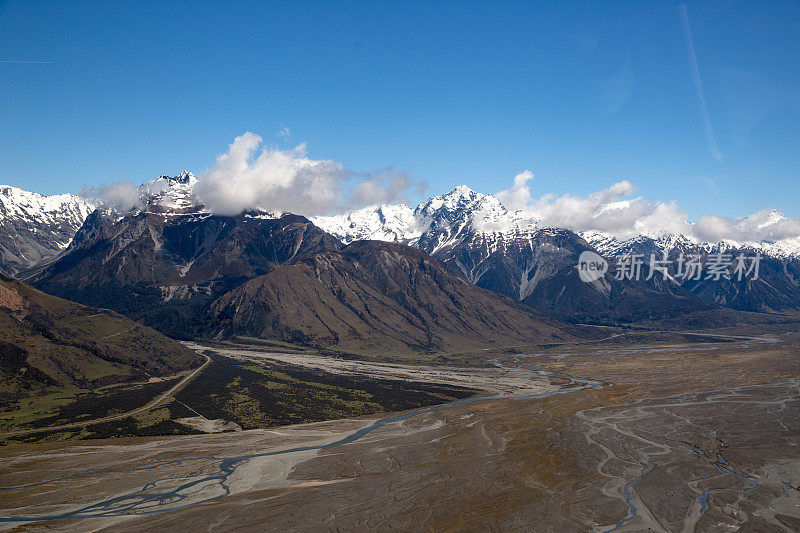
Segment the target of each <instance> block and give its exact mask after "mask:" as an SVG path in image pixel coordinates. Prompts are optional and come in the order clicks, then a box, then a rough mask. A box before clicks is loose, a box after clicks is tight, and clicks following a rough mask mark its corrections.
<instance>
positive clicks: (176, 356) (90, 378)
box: [0, 275, 201, 399]
mask: <svg viewBox="0 0 800 533" xmlns="http://www.w3.org/2000/svg"><path fill="white" fill-rule="evenodd" d="M200 361H201V358H200V357H199V356H198V355H197V354H196V353H194V352H193V351H191V350H189V349H187V348H185V347H184V346H183V345H181V344H180V343H178V342H175V341H173V340H171V339H168V338H167V337H165V336H163V335H161V334H159V333H157V332H155V331H153V330H152V329H150V328H148V327H145V326H142V325H140V324H137V323H135V322H133V321H131V320H129V319H127V318H125V317H123V316H121V315H119V314H117V313H114V312H113V311H108V310H100V309H94V308H91V307H86V306H83V305H79V304H76V303H73V302H69V301H66V300H62V299H61V298H56V297H54V296H50V295H47V294H44V293H42V292H40V291H38V290H36V289H34V288H32V287H29V286H27V285H25V284H23V283H21V282H19V281H16V280H13V279H11V278H7V277H5V276H2V275H0V391H2V394H3V398H4V399H10V398H13V397H17V396H20V395H25V394H28V393H33V392H36V390H39V389H41V388H43V387H47V386H51V385H62V386H64V385H75V386H78V387H84V388H93V387H97V386H101V385H104V384H109V383H115V382H118V381H128V380H134V379H136V380H147V379H149V377H151V376H157V375H164V374H170V373H174V372H176V371H179V370H185V369H188V368H191V367H192V366H196V365H197V364H198V363H199V362H200Z"/></svg>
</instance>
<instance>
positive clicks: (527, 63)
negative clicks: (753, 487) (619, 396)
mask: <svg viewBox="0 0 800 533" xmlns="http://www.w3.org/2000/svg"><path fill="white" fill-rule="evenodd" d="M548 4H551V3H541V4H539V3H534V2H519V3H497V2H492V3H489V2H485V3H478V2H459V3H455V2H452V3H451V2H420V3H406V2H394V3H388V2H387V3H383V2H382V3H377V2H376V3H360V2H352V3H347V2H342V3H339V2H336V3H335V2H325V3H322V2H320V3H316V2H313V3H306V2H285V3H262V2H252V3H251V2H224V3H223V2H219V3H200V2H187V3H180V2H163V3H162V2H152V3H151V2H143V1H137V2H131V3H125V2H114V3H100V2H98V3H87V2H63V3H59V2H40V3H34V2H14V1H11V2H4V3H0V61H2V62H0V182H2V183H8V184H11V185H16V186H19V187H23V188H27V189H32V190H36V191H38V192H42V193H48V194H49V193H55V192H65V191H69V192H77V191H79V190H80V189H81V186H82V185H84V184H89V185H97V184H100V183H103V182H110V181H115V180H123V179H128V180H133V181H137V182H138V181H144V180H146V179H151V178H153V177H155V176H157V175H159V174H161V173H168V174H175V173H177V172H179V171H180V170H182V169H184V168H188V169H191V170H193V171H195V172H201V171H202V170H203V169H206V168H208V167H210V166H212V165H213V164H214V160H215V157H216V155H218V154H219V153H222V152H224V151H225V150H227V147H228V145H229V143H231V142H232V141H233V139H234V137H236V136H237V135H240V134H242V133H243V132H245V131H252V132H256V133H258V134H260V135H261V136H262V137H263V138H264V141H265V142H266V143H267V144H270V145H275V146H278V147H282V148H291V147H293V146H294V145H296V144H298V143H301V142H305V143H307V148H308V154H309V156H310V157H313V158H316V159H333V160H336V161H339V162H341V163H342V164H343V165H345V166H346V167H348V168H350V169H354V170H357V171H372V170H375V169H378V168H382V167H387V166H393V167H394V168H395V169H396V170H401V171H406V172H409V173H410V174H411V175H412V176H413V177H414V178H416V179H418V180H422V181H425V182H426V183H427V185H428V193H435V194H438V193H441V192H444V191H445V190H448V189H449V188H451V187H453V186H455V185H458V184H462V183H464V184H467V185H469V186H471V187H472V188H474V189H476V190H479V191H482V192H495V191H498V190H501V189H506V188H508V187H510V186H511V182H512V180H513V177H514V175H515V174H517V173H518V172H520V171H522V170H524V169H530V170H532V171H533V172H534V174H535V176H536V177H535V179H534V181H533V182H531V184H530V185H531V188H532V190H533V194H534V195H535V196H538V195H541V194H545V193H555V194H564V193H573V194H581V195H585V194H587V193H589V192H591V191H595V190H598V189H602V188H605V187H608V186H609V185H611V184H612V183H613V182H615V181H619V180H621V179H627V180H630V181H631V182H633V183H634V184H636V185H637V186H638V193H639V194H643V195H645V196H647V197H651V198H656V199H658V200H663V201H668V200H677V202H678V204H680V206H681V207H683V208H684V209H686V210H687V211H688V213H689V214H690V216H692V217H698V216H700V215H702V214H705V213H715V214H718V215H724V216H742V215H746V214H748V213H751V212H753V211H757V210H760V209H763V208H766V207H774V208H779V209H781V210H783V211H784V212H785V213H786V214H787V215H790V216H798V215H800V206H798V203H797V198H798V195H799V194H800V165H798V158H799V156H798V154H800V59H799V58H800V32H797V27H799V26H800V3H797V2H786V3H782V2H769V3H754V2H713V1H709V2H691V3H687V4H685V5H684V8H683V9H685V14H686V22H688V28H689V29H690V31H691V42H692V43H693V47H690V46H688V43H689V42H690V41H689V39H687V32H686V29H687V26H686V24H684V21H683V20H682V14H681V11H682V8H681V4H680V3H673V2H665V1H659V2H614V3H604V2H591V3H583V2H582V3H571V2H564V3H552V4H557V5H548ZM690 48H693V51H694V53H693V54H691V53H690V51H689V49H690ZM692 56H693V57H694V61H695V64H696V70H695V69H694V67H693V64H692ZM13 61H44V62H49V63H19V62H13ZM695 73H696V74H697V75H695ZM701 93H702V95H703V97H702V98H701V97H700V95H701ZM706 117H707V119H706ZM284 126H285V127H288V128H289V130H290V131H291V136H290V137H288V138H284V137H282V136H279V135H278V134H277V132H278V131H279V130H281V129H282V127H284ZM412 199H413V200H417V199H419V197H415V198H412Z"/></svg>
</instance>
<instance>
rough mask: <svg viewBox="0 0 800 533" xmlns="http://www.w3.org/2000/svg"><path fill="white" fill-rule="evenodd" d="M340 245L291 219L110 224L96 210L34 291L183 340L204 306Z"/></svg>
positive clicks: (190, 218)
mask: <svg viewBox="0 0 800 533" xmlns="http://www.w3.org/2000/svg"><path fill="white" fill-rule="evenodd" d="M341 246H342V244H341V243H340V242H339V241H337V240H336V239H335V238H333V237H331V236H330V235H328V234H326V233H325V232H323V231H321V230H319V229H318V228H316V227H315V226H314V225H313V224H311V223H310V222H309V221H308V220H307V219H305V218H303V217H300V216H295V215H284V216H283V217H280V218H269V217H267V216H266V215H259V214H242V215H239V216H236V217H221V216H214V215H209V214H174V213H152V212H136V213H132V214H129V215H128V216H125V217H124V218H122V219H120V220H117V219H116V218H109V217H105V216H103V215H102V213H100V212H99V211H98V212H96V213H94V214H93V215H91V216H90V217H89V218H88V219H87V221H86V224H84V226H83V227H82V228H81V229H80V230H79V231H78V233H77V235H76V237H75V240H74V241H73V243H72V245H71V246H70V248H69V249H68V250H67V251H66V253H65V254H64V255H63V256H62V257H61V258H59V259H58V260H57V261H56V262H55V263H53V264H52V265H51V266H50V267H48V268H47V269H46V270H45V271H44V272H43V273H41V274H40V275H39V276H38V277H37V278H36V280H35V284H36V286H37V287H39V288H41V289H42V290H45V291H47V292H49V293H51V294H55V295H58V296H62V297H65V298H70V299H73V300H75V301H79V302H83V303H91V304H93V305H99V306H103V307H108V308H110V309H114V310H117V311H119V312H122V313H124V314H126V315H128V316H130V317H133V318H136V319H141V320H142V321H143V322H144V323H146V324H150V325H152V326H153V327H156V328H157V329H159V330H160V331H164V332H167V333H169V334H171V335H175V336H178V337H181V338H186V337H189V336H190V335H191V333H192V331H193V328H194V327H195V325H196V322H197V318H198V317H199V316H200V315H201V314H202V309H204V307H205V305H207V304H208V303H209V302H210V301H211V300H213V299H214V298H215V297H217V296H219V295H220V294H222V293H224V292H225V291H226V290H229V289H231V288H233V287H236V286H238V285H240V284H241V283H243V282H244V281H246V280H248V279H251V278H254V277H256V276H259V275H262V274H265V273H267V272H270V271H271V270H272V269H274V268H275V267H277V266H279V265H282V264H285V263H289V262H291V261H295V260H297V259H300V258H302V257H306V256H308V255H310V254H312V253H315V252H319V251H325V250H336V249H338V248H340V247H341Z"/></svg>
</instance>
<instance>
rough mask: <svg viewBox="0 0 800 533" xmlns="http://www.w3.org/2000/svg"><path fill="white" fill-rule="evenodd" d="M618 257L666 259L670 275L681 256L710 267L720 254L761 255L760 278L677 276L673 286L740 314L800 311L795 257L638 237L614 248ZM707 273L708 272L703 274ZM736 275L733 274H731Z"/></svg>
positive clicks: (799, 281)
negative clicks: (687, 277) (635, 255)
mask: <svg viewBox="0 0 800 533" xmlns="http://www.w3.org/2000/svg"><path fill="white" fill-rule="evenodd" d="M613 253H614V254H615V255H617V256H619V255H622V254H625V253H628V254H639V255H641V256H642V257H643V258H644V261H645V262H648V261H649V260H650V256H651V254H652V255H654V256H655V257H656V258H657V259H661V258H663V257H664V254H665V253H666V257H667V260H668V261H670V262H671V263H670V272H674V271H675V270H676V268H677V266H676V265H677V264H678V262H679V259H680V256H681V255H683V258H684V260H686V258H688V257H689V256H693V255H694V256H699V257H700V262H701V263H702V264H703V265H708V264H709V263H711V262H712V261H713V259H714V256H715V255H717V254H724V255H726V256H727V257H728V259H730V260H733V261H734V262H735V258H736V257H738V256H740V255H742V256H744V257H745V258H746V259H747V260H748V263H747V266H748V267H749V266H750V265H751V263H750V262H749V260H751V259H752V258H754V257H755V256H756V255H757V254H760V261H759V267H758V277H757V278H755V277H754V276H753V275H752V274H751V275H747V276H744V275H743V276H742V279H739V276H737V275H732V276H731V277H730V279H726V278H725V277H720V279H705V277H706V276H705V275H703V276H701V278H703V279H699V280H695V279H684V278H682V277H677V278H676V279H675V281H674V283H672V284H673V285H679V286H680V287H681V288H682V289H684V290H686V291H688V292H690V293H692V294H694V295H696V296H697V297H699V298H700V299H701V300H703V301H705V302H707V303H708V304H711V305H715V306H720V307H726V308H729V309H735V310H738V311H752V312H774V311H786V310H794V309H800V259H798V258H797V257H795V256H790V255H784V256H778V255H766V254H764V252H763V251H762V250H757V249H754V248H749V247H746V246H742V247H735V246H727V245H723V244H717V245H714V246H708V245H705V246H703V245H697V244H693V243H691V242H689V241H687V240H685V239H676V240H674V241H657V240H654V239H652V238H649V237H638V238H636V239H632V240H630V241H627V242H625V243H622V244H620V245H617V246H615V247H614V249H613ZM704 273H705V272H704ZM731 274H733V272H731Z"/></svg>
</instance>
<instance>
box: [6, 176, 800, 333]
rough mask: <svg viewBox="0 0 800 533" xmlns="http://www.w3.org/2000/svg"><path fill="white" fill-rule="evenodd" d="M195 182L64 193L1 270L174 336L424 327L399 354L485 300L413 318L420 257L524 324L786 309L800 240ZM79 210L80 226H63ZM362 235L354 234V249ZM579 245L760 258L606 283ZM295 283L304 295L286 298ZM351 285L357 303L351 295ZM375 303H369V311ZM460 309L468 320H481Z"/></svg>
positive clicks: (450, 198) (491, 203)
mask: <svg viewBox="0 0 800 533" xmlns="http://www.w3.org/2000/svg"><path fill="white" fill-rule="evenodd" d="M196 184H197V178H196V177H195V176H194V175H192V174H191V173H189V172H183V173H181V174H180V175H178V176H175V177H167V176H160V177H159V178H157V179H156V180H153V181H150V182H147V183H145V184H143V185H142V186H141V187H140V188H139V191H138V195H139V201H138V203H137V205H136V206H135V207H134V208H132V209H130V210H127V211H123V210H120V209H119V208H117V209H110V208H107V207H103V208H100V209H96V210H94V211H92V212H91V213H89V211H90V209H91V207H93V205H95V204H94V203H93V202H92V201H88V200H83V199H80V198H77V197H73V201H74V203H73V204H65V206H64V208H63V210H62V215H63V216H62V217H60V218H59V217H55V216H52V217H51V218H52V220H54V221H57V220H62V219H63V218H65V217H66V216H67V214H68V213H72V214H73V216H74V222H73V224H72V227H75V229H74V230H73V231H72V234H71V235H70V234H69V231H66V230H64V229H63V225H59V223H57V222H53V223H52V224H51V225H48V224H42V225H40V226H39V227H38V228H37V229H36V231H30V232H29V234H30V235H36V238H38V239H39V240H40V241H41V240H42V239H44V237H43V236H49V237H48V239H44V240H48V242H59V243H61V244H60V246H61V248H60V249H59V250H55V251H54V252H52V253H51V254H50V255H49V256H48V257H47V258H46V259H42V258H39V259H37V258H35V257H31V258H29V259H31V260H29V261H27V262H26V261H25V258H22V259H20V255H19V254H17V255H15V256H14V257H13V258H12V259H13V260H6V258H5V256H3V258H2V262H0V268H3V269H4V270H5V271H7V272H16V273H18V274H21V275H23V276H24V275H26V273H28V275H29V276H30V277H29V278H27V279H28V280H29V281H31V282H33V284H34V285H35V286H37V287H38V288H40V289H42V290H44V291H46V292H49V293H52V294H55V295H58V296H61V297H65V298H69V299H73V300H75V301H78V302H83V303H89V304H92V305H100V306H103V307H108V308H111V309H115V310H117V311H119V312H121V313H124V314H125V315H127V316H129V317H131V318H134V319H137V320H142V321H143V322H144V323H145V324H148V325H151V326H153V327H155V328H157V329H159V330H160V331H162V332H165V333H168V334H169V335H172V336H175V337H178V338H192V337H194V336H196V335H202V336H217V337H219V336H226V335H247V336H262V337H276V338H281V339H284V340H290V339H294V340H295V341H302V342H304V343H307V344H314V345H322V344H325V343H330V344H333V345H339V346H341V347H343V349H344V348H348V349H349V348H358V347H363V346H366V345H368V344H370V343H375V344H376V345H381V346H385V347H391V346H395V345H396V343H397V342H398V340H397V339H396V338H394V337H393V335H395V334H394V333H392V328H395V330H402V329H406V330H408V331H417V332H419V333H420V334H421V332H423V331H427V333H426V334H425V335H423V336H418V335H417V334H416V333H415V334H410V335H409V336H408V338H404V339H403V340H402V341H400V344H402V345H403V346H406V347H410V348H413V349H426V348H425V346H427V347H428V348H431V349H432V348H435V347H437V346H439V347H443V346H448V347H450V348H453V347H455V346H456V344H457V343H453V342H452V341H453V339H454V338H456V336H457V333H458V332H461V333H463V331H467V330H469V328H470V327H473V326H474V324H473V326H469V325H467V324H461V325H460V327H461V328H465V329H458V328H450V327H449V326H448V327H443V326H442V325H443V324H447V323H449V321H451V320H452V319H453V316H454V314H453V312H452V309H449V308H448V307H447V305H443V304H442V302H445V301H446V300H450V301H451V302H453V305H455V306H456V309H462V307H459V306H464V305H467V304H468V303H469V301H470V300H475V299H477V301H480V300H486V298H489V297H488V296H487V294H489V293H487V292H485V291H484V292H480V293H474V294H472V293H468V292H465V291H466V289H464V288H463V287H460V288H459V289H458V290H457V291H456V293H457V294H455V295H454V293H451V292H447V291H444V292H439V293H436V296H433V295H431V298H432V299H433V300H438V301H439V303H440V304H442V305H438V306H433V307H436V308H437V312H436V313H432V314H429V316H427V317H424V318H423V317H422V315H420V309H422V308H423V307H424V306H425V305H428V307H429V308H430V306H431V305H433V304H431V302H428V303H427V304H424V305H423V300H424V298H425V296H424V294H425V291H422V290H420V289H419V287H422V286H425V287H427V290H432V287H434V286H435V284H431V283H430V279H431V278H430V276H429V275H428V274H430V272H431V270H430V269H429V270H428V274H424V271H425V269H423V268H421V265H423V264H425V265H434V264H435V265H437V267H436V269H434V270H436V272H437V274H436V276H433V277H434V278H436V279H443V276H445V272H446V273H447V274H446V275H447V276H456V277H458V278H460V279H461V280H464V281H466V282H468V283H469V284H470V285H472V286H475V287H477V288H478V289H485V290H487V291H491V292H492V293H495V294H499V295H500V296H501V297H502V298H494V299H492V302H493V303H492V305H494V306H496V308H495V311H494V312H499V311H497V310H498V309H500V308H501V307H502V308H503V309H504V311H503V313H508V312H510V311H508V309H515V310H519V309H525V310H526V311H524V312H525V313H528V316H529V317H533V318H532V319H533V320H535V321H536V322H537V324H539V325H541V323H542V320H543V316H542V314H546V315H550V316H554V317H556V318H558V319H561V320H566V321H570V322H591V323H603V324H607V323H620V322H636V321H641V320H651V319H654V320H657V319H663V318H674V317H679V316H683V315H686V314H687V313H692V312H704V311H709V310H713V309H717V308H730V309H734V310H741V311H757V312H773V311H785V310H794V309H798V308H800V246H797V247H795V246H794V244H793V242H792V241H782V242H759V243H737V242H719V243H703V242H697V241H696V240H695V239H692V238H690V237H688V236H684V235H666V236H649V235H640V236H637V237H634V238H631V239H619V238H616V237H614V236H613V235H610V234H606V233H601V232H597V231H582V232H581V231H572V230H569V229H565V228H552V227H546V226H543V225H542V224H541V221H539V220H536V219H535V218H532V217H530V216H529V215H527V214H525V213H524V212H523V211H514V210H509V209H507V208H506V207H505V206H504V205H503V204H502V202H500V200H499V199H498V198H497V197H495V196H492V195H486V194H481V193H477V192H475V191H472V190H471V189H469V188H468V187H466V186H459V187H456V188H455V189H453V190H452V191H450V192H448V193H447V194H444V195H441V196H437V197H433V198H430V199H428V200H426V201H425V202H423V203H421V204H420V205H418V206H417V207H416V208H411V207H409V206H406V205H402V204H400V205H379V206H372V207H367V208H364V209H360V210H356V211H352V212H349V213H344V214H341V215H336V216H327V217H312V218H310V219H307V218H305V217H302V216H298V215H292V214H280V213H270V212H262V211H258V212H244V213H241V214H240V215H238V216H220V215H216V214H213V213H211V212H210V211H208V210H207V209H205V208H204V207H203V206H202V205H201V204H200V203H199V201H198V199H197V196H196V195H195V192H194V191H195V186H196ZM28 194H32V193H28ZM17 196H18V197H22V196H21V195H19V194H18V195H17ZM19 212H21V210H19V209H17V210H15V209H14V207H13V206H11V207H9V208H6V211H5V213H6V214H4V218H3V219H2V220H3V222H4V223H7V224H12V225H14V226H20V225H22V222H20V221H18V220H17V218H19V220H26V219H25V218H24V217H17V215H15V213H19ZM773 216H776V217H778V216H782V215H780V214H779V213H774V215H773ZM80 218H83V220H82V225H80V227H76V226H77V225H78V224H77V221H78V220H79V219H80ZM28 219H30V216H29V217H28ZM48 220H50V219H48ZM59 232H61V233H59ZM59 235H61V236H60V237H58V236H59ZM64 235H66V236H64ZM57 238H60V240H57ZM24 240H25V239H21V240H20V242H22V241H24ZM365 240H367V241H370V242H369V244H368V245H367V244H364V245H358V246H355V247H354V245H356V244H358V241H365ZM25 242H27V241H25ZM24 246H33V244H24ZM398 246H400V247H399V248H398ZM406 247H408V248H409V249H408V250H406V249H405V248H406ZM51 248H54V247H53V246H51ZM795 248H797V249H795ZM411 249H416V250H419V251H420V252H422V256H419V257H425V258H427V259H426V261H428V262H427V263H426V262H425V261H422V260H421V259H419V257H417V256H415V255H414V253H415V252H413V251H411ZM587 251H588V252H595V253H597V254H599V255H601V256H603V257H605V258H606V259H607V260H608V261H609V263H610V265H611V266H612V267H614V266H615V265H616V262H618V261H619V257H620V256H621V255H623V254H626V253H634V254H640V255H641V256H642V257H643V258H644V261H645V263H646V262H647V260H648V259H649V257H650V256H651V254H652V255H653V256H654V257H658V258H665V257H666V258H667V259H668V260H669V261H672V262H673V263H675V262H677V261H678V260H679V258H680V255H681V254H684V255H689V254H697V255H698V256H701V257H702V258H703V260H704V261H706V260H708V259H709V256H710V255H712V254H717V253H726V254H729V255H731V256H735V255H737V254H744V253H746V254H749V255H755V254H760V256H761V261H760V271H759V277H758V279H749V278H748V279H742V280H738V279H735V278H734V279H724V278H723V279H719V280H706V279H700V280H686V279H679V278H678V277H675V276H667V277H666V278H665V277H662V276H661V274H660V273H658V274H656V275H654V276H648V274H649V270H648V266H647V264H645V265H644V266H643V276H642V279H624V278H623V279H618V277H617V276H614V275H613V274H612V270H611V269H610V270H609V272H607V273H606V274H605V275H603V276H601V277H600V278H599V279H596V280H594V281H592V282H589V283H586V282H584V281H582V280H581V279H580V277H579V273H578V269H577V264H578V258H579V257H580V255H581V253H583V252H587ZM357 252H358V253H357ZM370 254H373V255H375V256H376V257H392V258H395V259H396V261H397V264H396V265H394V266H391V265H390V264H389V263H387V264H386V265H378V264H377V263H375V261H374V260H372V259H371V258H370V257H369V255H370ZM400 258H402V260H401V259H400ZM411 258H415V259H413V260H412V259H411ZM433 260H435V261H433ZM397 265H403V268H405V269H407V272H408V274H409V276H410V278H409V279H411V280H413V283H410V284H409V285H407V286H405V288H404V289H403V290H402V291H401V292H400V293H387V292H386V291H387V287H388V286H389V285H388V284H387V280H389V279H390V278H391V276H390V275H389V274H388V272H394V274H392V276H396V275H398V274H397V273H398V272H399V270H398V269H399V268H400V267H398V266H397ZM378 267H380V268H378ZM345 273H347V274H345ZM359 276H360V278H359ZM647 277H651V278H652V279H646V278H647ZM354 280H358V281H357V282H355V281H354ZM448 283H450V282H448ZM281 284H284V285H285V287H282V285H281ZM448 286H449V287H456V285H454V284H452V283H450V284H449V285H448ZM281 287H282V288H281ZM301 293H303V294H308V295H310V296H309V298H307V299H299V296H298V295H299V294H301ZM311 295H313V296H311ZM348 295H349V296H348ZM353 295H358V298H359V299H360V300H361V303H360V304H359V305H358V306H354V304H353V302H354V300H352V298H354V297H355V296H353ZM490 299H491V298H490ZM312 300H313V302H314V303H313V305H311V304H310V303H309V302H310V301H312ZM317 300H318V301H317ZM334 300H335V302H338V303H335V302H334ZM287 301H289V302H293V303H292V304H291V305H289V304H287ZM323 302H324V303H323ZM366 302H370V303H369V304H367V303H366ZM514 302H517V303H514ZM512 303H513V304H514V305H511V307H508V306H509V305H510V304H512ZM334 304H335V305H334ZM519 304H521V305H522V308H520V307H519ZM287 305H288V307H287ZM292 305H293V306H295V307H291V306H292ZM359 306H363V308H362V309H361V311H359V310H358V309H359ZM375 306H378V307H380V308H381V309H382V310H383V311H382V312H381V313H378V315H375V316H370V311H371V310H373V309H375ZM503 306H506V307H503ZM290 307H291V309H290ZM365 310H366V311H365ZM473 311H475V312H474V313H473V312H472V311H471V312H470V313H471V315H470V316H471V318H469V319H468V321H474V323H477V322H480V321H486V320H488V318H487V315H485V314H483V315H482V314H481V313H480V312H478V311H477V310H473ZM515 312H516V311H515ZM537 312H538V313H537ZM292 313H294V314H292ZM348 313H355V315H354V316H357V317H358V318H357V319H354V320H355V321H356V322H358V323H359V325H358V326H354V328H351V329H350V330H347V328H345V330H342V329H341V327H342V324H339V322H341V321H340V320H338V319H339V317H342V316H347V315H348ZM359 313H361V314H360V315H359ZM409 313H411V314H409ZM539 313H542V314H539ZM333 318H335V319H336V320H334V322H336V323H337V324H338V325H333V323H332V322H331V319H333ZM514 320H516V319H514ZM337 321H338V322H337ZM512 322H513V321H512ZM484 323H491V321H489V322H484ZM387 324H393V326H388V325H387ZM537 327H539V326H537ZM537 327H533V328H532V329H530V330H529V331H531V332H533V331H534V330H536V331H538V333H536V334H533V333H532V336H531V337H529V339H530V338H536V339H544V338H546V337H548V334H542V333H543V332H544V329H547V328H544V329H541V328H539V329H537ZM501 329H502V328H501ZM523 329H524V328H523ZM353 330H355V331H356V333H353ZM348 331H349V333H348ZM506 333H507V332H504V333H503V335H505V334H506ZM557 334H558V333H557ZM348 335H351V336H350V337H348ZM511 337H513V335H511ZM465 338H468V336H467V337H465ZM509 338H510V337H509ZM487 342H489V340H488V339H487Z"/></svg>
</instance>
